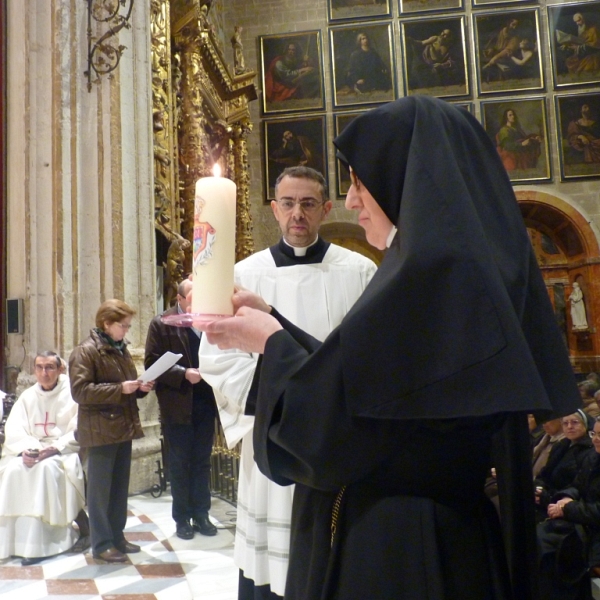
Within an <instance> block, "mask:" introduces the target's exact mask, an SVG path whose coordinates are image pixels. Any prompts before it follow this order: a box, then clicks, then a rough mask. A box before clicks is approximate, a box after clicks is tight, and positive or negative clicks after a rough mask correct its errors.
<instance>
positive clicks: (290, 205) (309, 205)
mask: <svg viewBox="0 0 600 600" xmlns="http://www.w3.org/2000/svg"><path fill="white" fill-rule="evenodd" d="M277 204H278V205H279V208H281V210H283V212H291V211H292V210H294V207H295V206H296V204H297V205H298V206H299V207H300V208H301V209H302V212H303V213H312V212H315V211H316V210H318V209H319V208H320V207H321V206H323V204H324V202H319V201H318V200H313V199H311V198H308V199H306V200H298V201H296V200H291V199H290V198H283V199H281V200H277Z"/></svg>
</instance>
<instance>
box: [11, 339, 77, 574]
mask: <svg viewBox="0 0 600 600" xmlns="http://www.w3.org/2000/svg"><path fill="white" fill-rule="evenodd" d="M34 367H35V376H36V379H37V383H36V384H35V385H32V386H31V387H30V388H28V389H26V390H25V391H24V392H23V393H22V394H21V395H20V396H19V399H18V400H17V402H15V404H14V406H13V408H12V410H11V412H10V415H9V416H8V419H7V421H6V427H5V434H6V441H5V443H4V446H3V448H2V459H1V460H0V559H2V558H7V557H9V556H20V557H22V558H23V560H22V564H23V565H31V564H35V563H37V562H40V561H41V560H43V559H44V558H47V557H50V556H54V555H56V554H60V553H62V552H66V551H68V550H73V551H77V550H83V549H85V547H86V546H89V542H88V543H86V536H87V535H89V530H88V529H87V528H88V524H87V515H86V514H85V511H84V510H83V509H84V506H85V487H84V476H83V468H82V465H81V462H80V460H79V456H78V450H79V445H78V444H77V442H76V440H75V430H76V427H77V404H76V403H75V402H74V401H73V399H72V398H71V390H70V386H69V379H68V377H67V376H66V375H64V374H63V371H64V366H63V363H62V361H61V358H60V357H59V356H58V355H57V354H55V353H54V352H49V351H47V352H42V353H40V354H38V355H37V356H36V358H35V362H34ZM73 521H76V522H77V525H78V528H76V527H74V525H73ZM79 536H81V538H80V539H79V540H78V537H79Z"/></svg>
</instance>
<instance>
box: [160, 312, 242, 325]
mask: <svg viewBox="0 0 600 600" xmlns="http://www.w3.org/2000/svg"><path fill="white" fill-rule="evenodd" d="M232 316H233V315H209V314H205V313H181V314H176V315H163V316H162V317H161V318H160V320H161V321H162V322H163V323H164V324H165V325H173V326H175V327H193V326H194V323H198V324H200V323H212V322H213V321H220V320H221V319H229V318H231V317H232Z"/></svg>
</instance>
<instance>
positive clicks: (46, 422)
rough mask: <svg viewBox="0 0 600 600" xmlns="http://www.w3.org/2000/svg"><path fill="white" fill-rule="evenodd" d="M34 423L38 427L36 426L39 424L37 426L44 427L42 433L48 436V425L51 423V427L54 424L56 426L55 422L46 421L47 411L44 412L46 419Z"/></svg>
mask: <svg viewBox="0 0 600 600" xmlns="http://www.w3.org/2000/svg"><path fill="white" fill-rule="evenodd" d="M34 425H35V426H36V427H38V426H39V427H43V428H44V435H45V436H46V437H48V436H49V435H50V434H49V433H48V425H52V427H55V426H56V423H50V422H49V421H48V413H46V420H45V421H44V422H43V423H34Z"/></svg>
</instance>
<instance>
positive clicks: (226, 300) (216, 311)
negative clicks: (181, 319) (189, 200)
mask: <svg viewBox="0 0 600 600" xmlns="http://www.w3.org/2000/svg"><path fill="white" fill-rule="evenodd" d="M235 200H236V186H235V183H233V181H231V179H227V178H226V177H203V178H202V179H199V180H198V181H197V182H196V199H195V206H194V247H193V259H192V260H193V272H194V279H193V288H192V312H193V313H196V314H208V315H233V305H232V304H231V296H232V294H233V265H234V263H235V204H236V202H235Z"/></svg>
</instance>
